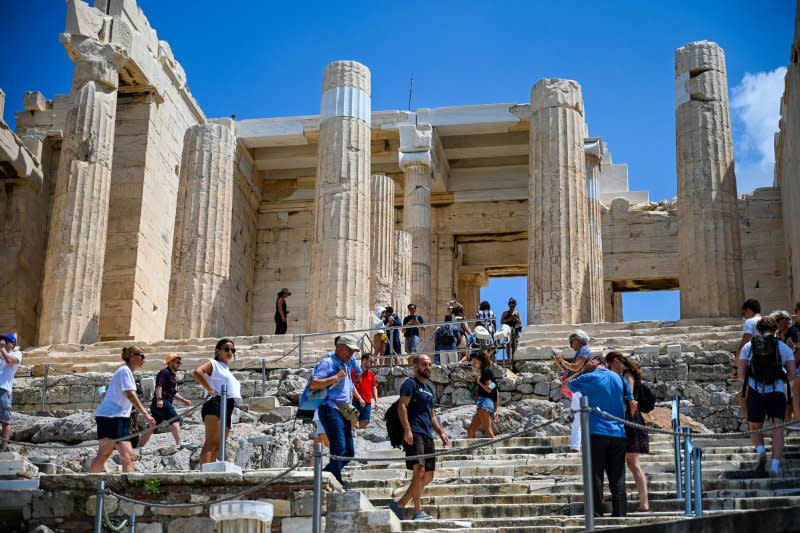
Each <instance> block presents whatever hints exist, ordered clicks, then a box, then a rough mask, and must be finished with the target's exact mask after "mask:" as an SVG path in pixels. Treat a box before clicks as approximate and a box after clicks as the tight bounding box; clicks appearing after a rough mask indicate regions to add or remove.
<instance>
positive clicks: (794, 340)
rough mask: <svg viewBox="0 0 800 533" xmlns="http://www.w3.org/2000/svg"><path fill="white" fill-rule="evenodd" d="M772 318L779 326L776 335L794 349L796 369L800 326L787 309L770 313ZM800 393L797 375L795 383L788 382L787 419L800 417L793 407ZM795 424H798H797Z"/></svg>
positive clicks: (796, 365) (799, 363)
mask: <svg viewBox="0 0 800 533" xmlns="http://www.w3.org/2000/svg"><path fill="white" fill-rule="evenodd" d="M770 318H771V319H772V320H774V321H775V325H776V326H777V327H778V330H777V331H776V332H775V336H776V337H778V338H779V339H780V340H782V341H783V342H785V343H786V346H788V347H789V349H790V350H792V353H793V354H794V366H795V369H797V368H800V327H798V326H796V325H795V324H794V323H793V321H792V315H790V314H789V313H788V312H786V311H775V312H774V313H772V314H770ZM798 394H800V379H798V378H797V377H795V379H794V383H792V382H789V383H787V388H786V418H785V420H798V419H800V413H796V412H795V411H794V409H793V407H792V406H793V404H794V401H793V400H794V399H795V398H797V397H798ZM794 426H797V424H795V425H794ZM794 426H792V429H795V427H794Z"/></svg>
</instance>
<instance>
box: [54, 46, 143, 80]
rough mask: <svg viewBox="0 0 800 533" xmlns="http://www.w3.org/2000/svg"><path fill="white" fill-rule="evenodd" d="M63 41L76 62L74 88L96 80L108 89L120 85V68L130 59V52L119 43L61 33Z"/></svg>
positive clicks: (73, 78) (73, 77)
mask: <svg viewBox="0 0 800 533" xmlns="http://www.w3.org/2000/svg"><path fill="white" fill-rule="evenodd" d="M60 39H61V43H62V44H63V45H64V48H66V49H67V55H69V57H70V59H71V60H72V61H73V63H75V71H74V73H73V76H72V85H73V88H75V87H79V86H81V85H83V84H84V83H87V82H89V81H94V82H96V83H98V84H100V85H102V86H104V87H106V88H108V89H116V88H117V87H118V86H119V69H120V68H121V67H122V65H124V64H125V63H126V62H127V61H128V52H127V50H125V49H124V48H122V47H120V46H119V45H117V44H112V43H103V42H101V41H99V40H97V39H91V38H84V37H76V36H74V35H71V34H69V33H62V34H61V38H60Z"/></svg>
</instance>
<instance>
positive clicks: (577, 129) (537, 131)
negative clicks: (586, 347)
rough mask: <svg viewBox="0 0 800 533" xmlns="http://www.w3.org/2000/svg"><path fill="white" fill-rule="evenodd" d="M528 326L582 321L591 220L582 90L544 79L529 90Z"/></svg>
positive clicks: (568, 81)
mask: <svg viewBox="0 0 800 533" xmlns="http://www.w3.org/2000/svg"><path fill="white" fill-rule="evenodd" d="M530 121H531V129H530V181H529V189H528V203H529V209H530V222H529V231H528V258H529V261H528V264H529V266H528V321H529V322H530V323H532V324H565V323H575V322H582V321H584V320H586V319H587V313H585V312H583V311H582V303H583V300H582V296H583V292H584V291H585V282H586V276H587V275H588V263H589V246H588V245H587V241H586V240H587V238H588V235H589V217H588V206H589V203H588V201H587V194H586V168H585V166H584V165H585V162H584V152H583V140H584V122H583V97H582V96H581V86H580V85H579V84H578V83H577V82H575V81H571V80H557V79H545V80H541V81H539V82H538V83H536V85H534V86H533V89H532V90H531V119H530Z"/></svg>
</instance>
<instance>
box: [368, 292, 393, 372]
mask: <svg viewBox="0 0 800 533" xmlns="http://www.w3.org/2000/svg"><path fill="white" fill-rule="evenodd" d="M385 311H386V308H385V307H383V306H382V305H378V306H375V312H374V314H373V315H372V327H373V329H374V330H375V333H374V334H373V335H372V354H373V355H374V356H376V357H379V358H381V359H380V361H379V363H380V362H383V363H387V364H388V361H385V360H383V356H384V355H386V348H387V347H388V345H389V342H388V341H389V336H388V335H387V334H386V329H385V326H384V325H383V314H384V312H385Z"/></svg>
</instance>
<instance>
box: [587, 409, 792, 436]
mask: <svg viewBox="0 0 800 533" xmlns="http://www.w3.org/2000/svg"><path fill="white" fill-rule="evenodd" d="M581 411H582V409H575V410H574V411H573V412H575V413H578V412H581ZM589 412H594V413H597V414H599V415H602V416H604V417H605V418H608V419H610V420H614V421H615V422H619V423H620V424H623V425H625V426H628V427H631V428H634V429H638V430H645V431H648V432H649V433H658V434H661V435H671V436H673V437H674V436H679V437H682V436H683V433H680V432H676V431H672V430H669V429H661V428H657V427H651V426H646V425H644V424H639V423H637V422H632V421H631V420H626V419H624V418H620V417H618V416H615V415H612V414H611V413H608V412H606V411H603V410H602V409H600V408H599V407H590V408H589ZM797 423H798V421H797V420H790V421H788V422H782V423H780V424H770V425H768V426H764V427H762V428H758V429H751V430H748V431H736V432H733V433H695V434H694V438H696V439H725V438H728V439H731V438H741V437H749V436H751V435H754V434H756V433H767V432H770V431H773V430H775V429H782V428H786V429H789V430H790V431H797V430H798V428H794V427H791V426H793V425H795V424H797Z"/></svg>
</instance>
